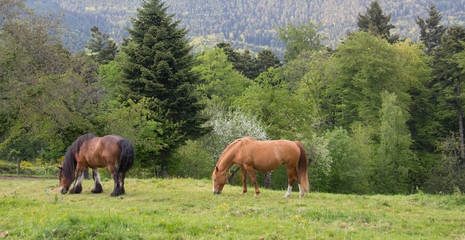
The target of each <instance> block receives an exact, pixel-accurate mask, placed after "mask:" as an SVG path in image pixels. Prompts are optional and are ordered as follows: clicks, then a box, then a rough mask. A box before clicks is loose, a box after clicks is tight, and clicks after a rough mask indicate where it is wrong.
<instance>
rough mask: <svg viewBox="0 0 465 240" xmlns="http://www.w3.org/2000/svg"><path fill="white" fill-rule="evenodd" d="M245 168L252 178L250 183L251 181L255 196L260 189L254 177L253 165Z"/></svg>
mask: <svg viewBox="0 0 465 240" xmlns="http://www.w3.org/2000/svg"><path fill="white" fill-rule="evenodd" d="M246 170H247V173H248V174H249V176H250V179H251V180H252V183H253V185H254V187H255V196H258V194H260V190H259V189H258V185H257V178H256V177H255V171H254V169H253V167H246Z"/></svg>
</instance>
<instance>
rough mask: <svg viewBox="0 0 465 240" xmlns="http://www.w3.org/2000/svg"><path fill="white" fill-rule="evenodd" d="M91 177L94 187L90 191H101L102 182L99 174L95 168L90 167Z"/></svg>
mask: <svg viewBox="0 0 465 240" xmlns="http://www.w3.org/2000/svg"><path fill="white" fill-rule="evenodd" d="M92 177H93V178H94V182H95V187H94V189H92V190H91V192H92V193H101V192H103V188H102V184H101V183H100V175H99V174H98V169H97V168H92Z"/></svg>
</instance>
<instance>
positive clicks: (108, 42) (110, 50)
mask: <svg viewBox="0 0 465 240" xmlns="http://www.w3.org/2000/svg"><path fill="white" fill-rule="evenodd" d="M90 31H91V34H90V37H91V39H90V40H89V43H88V44H86V46H85V47H86V48H87V49H88V50H89V51H90V57H91V58H92V59H94V60H95V61H97V62H98V63H103V64H105V63H108V62H109V61H112V60H113V59H115V56H116V54H117V53H118V46H116V43H115V42H114V41H113V40H112V39H111V38H110V35H108V34H106V33H102V32H101V31H100V30H99V28H98V27H97V26H93V27H92V28H91V29H90Z"/></svg>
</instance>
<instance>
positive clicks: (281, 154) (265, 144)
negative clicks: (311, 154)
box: [212, 137, 309, 197]
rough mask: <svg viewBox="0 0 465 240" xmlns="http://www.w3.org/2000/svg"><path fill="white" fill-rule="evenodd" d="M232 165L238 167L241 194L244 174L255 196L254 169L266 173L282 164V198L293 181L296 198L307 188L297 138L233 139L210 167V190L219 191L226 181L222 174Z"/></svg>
mask: <svg viewBox="0 0 465 240" xmlns="http://www.w3.org/2000/svg"><path fill="white" fill-rule="evenodd" d="M233 164H236V165H237V166H238V167H239V168H240V169H241V170H242V182H243V190H242V193H246V192H247V184H246V180H247V175H246V173H248V174H249V176H250V178H251V179H252V183H253V185H254V186H255V196H257V195H258V194H260V190H259V189H258V186H257V179H256V178H255V172H254V170H258V171H262V172H269V171H273V170H275V169H277V168H278V167H279V166H281V165H285V166H286V169H287V176H288V183H289V185H288V188H287V192H286V194H285V195H284V197H289V196H290V195H291V191H292V185H293V183H294V180H296V181H297V183H298V184H299V190H300V197H303V196H304V192H308V191H309V183H308V176H307V154H306V152H305V149H304V147H303V146H302V144H301V143H300V142H298V141H295V142H292V141H288V140H277V141H257V140H255V139H253V138H251V137H245V138H241V139H238V140H236V141H234V142H233V143H231V144H229V146H228V147H226V148H225V150H224V151H223V153H222V154H221V156H220V159H219V161H218V163H217V164H216V166H215V170H213V174H212V180H213V193H215V194H220V193H221V191H222V190H223V187H224V185H225V184H226V173H227V171H228V170H229V168H231V166H232V165H233Z"/></svg>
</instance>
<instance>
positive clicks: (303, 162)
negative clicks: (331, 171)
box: [295, 141, 310, 192]
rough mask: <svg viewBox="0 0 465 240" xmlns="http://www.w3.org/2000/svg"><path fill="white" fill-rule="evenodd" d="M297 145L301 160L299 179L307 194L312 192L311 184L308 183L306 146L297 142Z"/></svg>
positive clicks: (298, 172) (298, 166) (298, 170)
mask: <svg viewBox="0 0 465 240" xmlns="http://www.w3.org/2000/svg"><path fill="white" fill-rule="evenodd" d="M295 144H297V146H298V147H299V149H300V159H299V163H298V164H297V170H296V173H297V178H298V179H299V183H300V186H301V187H302V189H303V190H304V191H305V192H308V191H309V190H310V184H309V183H308V174H307V152H306V151H305V148H304V146H303V145H302V144H301V143H300V142H299V141H295Z"/></svg>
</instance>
